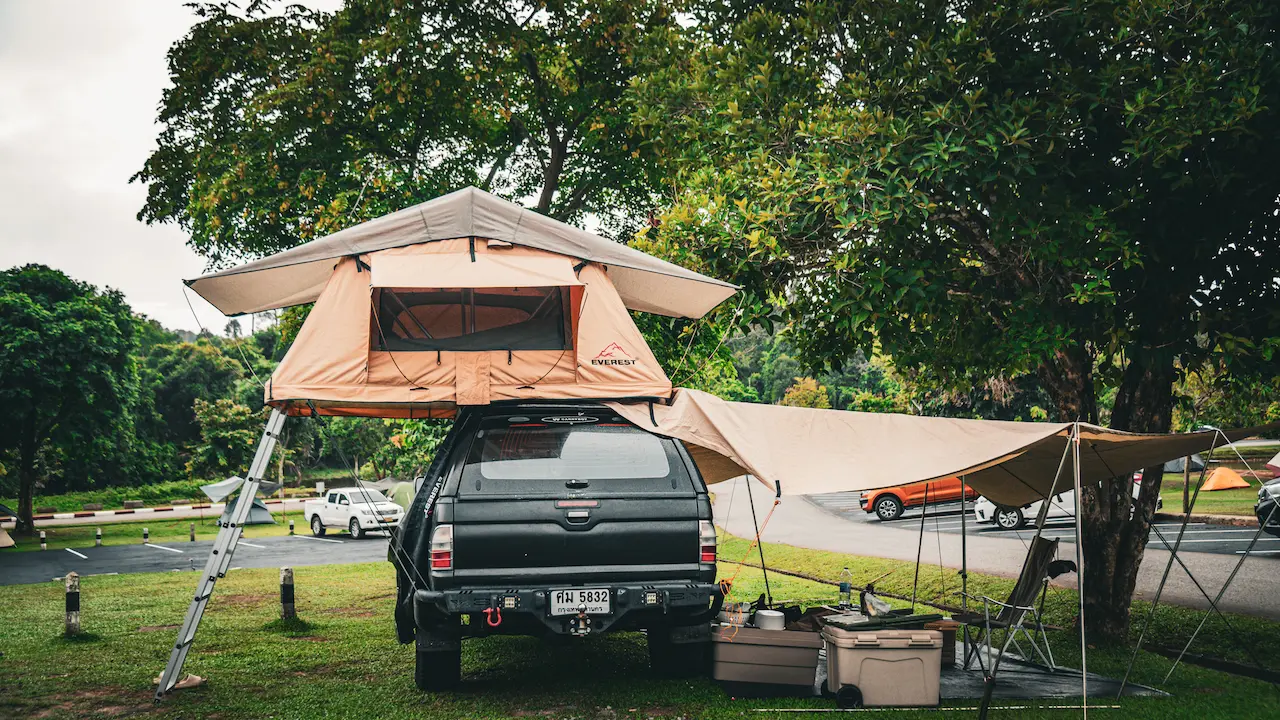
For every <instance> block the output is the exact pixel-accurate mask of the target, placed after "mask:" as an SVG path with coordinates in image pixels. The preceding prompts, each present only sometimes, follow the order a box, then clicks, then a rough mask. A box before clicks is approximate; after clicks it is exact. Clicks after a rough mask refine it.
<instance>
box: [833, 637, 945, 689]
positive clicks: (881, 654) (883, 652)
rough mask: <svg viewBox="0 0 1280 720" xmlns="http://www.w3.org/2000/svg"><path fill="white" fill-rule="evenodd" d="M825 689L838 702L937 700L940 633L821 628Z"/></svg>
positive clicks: (940, 665)
mask: <svg viewBox="0 0 1280 720" xmlns="http://www.w3.org/2000/svg"><path fill="white" fill-rule="evenodd" d="M822 637H823V639H825V640H826V641H827V688H828V689H829V690H831V691H834V692H835V693H836V701H837V703H838V704H839V705H840V707H919V706H929V705H937V704H938V683H939V680H940V677H941V674H942V633H940V632H938V631H937V630H863V631H856V630H841V629H839V628H835V627H831V626H828V627H825V628H823V630H822Z"/></svg>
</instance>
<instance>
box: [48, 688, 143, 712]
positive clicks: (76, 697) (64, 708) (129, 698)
mask: <svg viewBox="0 0 1280 720" xmlns="http://www.w3.org/2000/svg"><path fill="white" fill-rule="evenodd" d="M49 699H50V700H51V701H52V702H53V704H52V705H50V706H48V707H46V708H44V709H42V710H40V711H39V712H36V713H35V714H33V715H31V717H33V718H46V717H52V716H54V715H64V714H70V715H76V716H79V717H91V716H95V715H103V716H106V717H128V716H133V715H142V714H147V713H150V712H152V711H153V710H154V709H155V706H154V705H153V704H152V703H149V702H138V701H137V700H138V697H137V694H136V693H131V692H129V691H127V690H125V689H124V688H119V687H105V688H94V689H91V690H80V691H78V692H74V693H70V694H63V695H55V696H53V697H51V698H49Z"/></svg>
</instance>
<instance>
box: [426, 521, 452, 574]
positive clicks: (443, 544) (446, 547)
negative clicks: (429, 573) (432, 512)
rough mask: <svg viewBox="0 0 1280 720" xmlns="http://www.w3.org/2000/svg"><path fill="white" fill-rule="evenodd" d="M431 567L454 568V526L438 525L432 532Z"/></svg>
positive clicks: (438, 568)
mask: <svg viewBox="0 0 1280 720" xmlns="http://www.w3.org/2000/svg"><path fill="white" fill-rule="evenodd" d="M431 569H432V570H452V569H453V526H452V525H437V526H436V529H435V532H433V533H431Z"/></svg>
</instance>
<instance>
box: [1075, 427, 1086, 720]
mask: <svg viewBox="0 0 1280 720" xmlns="http://www.w3.org/2000/svg"><path fill="white" fill-rule="evenodd" d="M1071 448H1072V453H1071V465H1072V468H1073V470H1074V475H1075V488H1076V513H1075V514H1076V585H1077V590H1078V592H1077V593H1076V596H1077V597H1078V598H1079V599H1080V619H1079V623H1080V711H1081V713H1082V714H1081V717H1083V718H1085V719H1086V720H1087V719H1088V717H1089V645H1088V642H1087V640H1086V639H1085V637H1086V636H1085V628H1084V512H1083V510H1084V494H1083V488H1081V486H1080V421H1079V420H1077V421H1076V422H1075V424H1074V425H1072V428H1071Z"/></svg>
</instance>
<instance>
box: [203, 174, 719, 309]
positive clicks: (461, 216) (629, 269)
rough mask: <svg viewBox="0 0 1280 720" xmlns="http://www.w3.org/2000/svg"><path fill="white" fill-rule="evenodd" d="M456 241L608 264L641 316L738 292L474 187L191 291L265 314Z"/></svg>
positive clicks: (216, 277) (222, 305)
mask: <svg viewBox="0 0 1280 720" xmlns="http://www.w3.org/2000/svg"><path fill="white" fill-rule="evenodd" d="M457 238H481V239H491V240H497V241H501V242H507V243H511V244H513V245H521V246H524V247H530V248H538V249H540V250H548V251H550V252H553V253H557V254H559V255H563V256H565V257H569V258H573V259H574V260H575V261H583V260H587V261H590V262H593V263H598V264H600V265H604V266H606V267H607V268H608V273H609V277H610V279H611V280H612V281H613V285H614V287H616V288H617V292H618V295H619V296H620V297H621V298H622V301H623V303H624V304H626V306H627V307H628V308H629V309H631V310H638V311H641V312H649V313H656V314H658V315H668V316H671V317H686V318H699V317H702V316H703V315H705V314H706V313H707V312H708V311H710V310H711V309H712V308H714V307H715V306H716V305H719V304H720V303H721V302H723V301H724V300H725V299H726V298H728V297H729V296H731V295H733V294H734V292H736V291H737V287H736V286H735V285H732V284H730V283H726V282H723V281H720V280H716V279H714V278H710V277H707V276H706V275H702V274H700V273H696V272H694V271H692V270H687V269H685V268H682V267H680V266H679V265H673V264H672V263H669V262H666V261H665V260H659V259H658V258H656V257H653V256H651V255H647V254H645V253H642V252H640V251H639V250H635V249H633V248H630V247H627V246H626V245H622V244H620V243H616V242H613V241H611V240H608V239H606V238H603V237H600V236H599V235H595V234H593V233H589V232H586V231H585V230H580V229H578V228H575V227H573V226H571V225H567V224H565V223H562V222H559V221H558V220H553V219H551V218H549V217H546V216H545V215H540V214H538V213H536V212H534V211H532V210H526V209H524V208H522V207H520V206H519V205H516V204H514V203H511V202H507V201H506V200H503V199H501V198H499V197H496V196H494V195H490V194H489V193H486V192H484V191H482V190H478V189H476V188H473V187H472V188H466V189H463V190H458V191H457V192H452V193H449V194H448V195H444V196H441V197H438V198H436V199H434V200H428V201H427V202H424V203H421V204H418V205H414V206H412V207H408V208H405V209H403V210H400V211H397V212H394V213H391V214H390V215H384V216H383V217H380V218H376V219H374V220H370V221H368V222H365V223H361V224H359V225H356V226H354V227H350V228H347V229H345V230H342V231H340V232H336V233H334V234H332V235H329V236H326V237H323V238H320V239H318V240H313V241H311V242H309V243H306V244H304V245H299V246H298V247H295V248H291V249H289V250H286V251H284V252H282V253H277V254H275V255H272V256H270V257H266V258H263V259H261V260H257V261H254V262H251V263H247V264H245V265H241V266H239V267H234V268H231V269H229V270H223V271H222V272H217V273H213V274H211V275H205V276H203V277H200V278H197V279H195V280H190V281H188V282H187V284H188V285H189V286H190V287H191V289H192V290H195V291H196V292H197V293H199V294H200V296H201V297H203V298H204V299H205V300H208V301H209V302H210V303H212V304H213V305H214V307H216V308H218V309H219V310H221V311H222V312H223V313H224V314H226V315H240V314H243V313H250V312H261V311H263V310H272V309H275V308H282V307H288V306H290V305H301V304H303V303H309V302H314V301H315V300H316V298H318V297H320V292H321V290H323V289H324V287H325V284H326V283H327V282H328V281H329V276H330V275H332V274H333V268H334V264H335V261H336V260H338V259H339V258H343V257H349V256H352V255H359V254H363V253H372V252H376V251H379V250H387V249H390V248H398V247H405V246H409V245H418V244H421V243H430V242H434V241H437V240H451V239H457ZM419 286H421V285H419Z"/></svg>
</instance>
